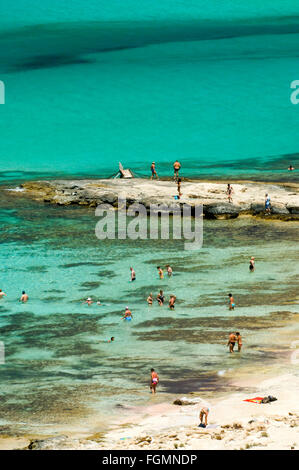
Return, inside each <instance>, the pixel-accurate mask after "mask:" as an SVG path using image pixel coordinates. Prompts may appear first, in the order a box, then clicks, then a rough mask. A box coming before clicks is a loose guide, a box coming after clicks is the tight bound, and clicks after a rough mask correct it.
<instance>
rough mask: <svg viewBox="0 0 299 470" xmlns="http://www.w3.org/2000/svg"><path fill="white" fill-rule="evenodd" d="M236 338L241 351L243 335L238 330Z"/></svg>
mask: <svg viewBox="0 0 299 470" xmlns="http://www.w3.org/2000/svg"><path fill="white" fill-rule="evenodd" d="M236 338H237V341H238V352H241V349H242V345H243V343H242V336H241V335H240V333H239V332H238V331H237V332H236Z"/></svg>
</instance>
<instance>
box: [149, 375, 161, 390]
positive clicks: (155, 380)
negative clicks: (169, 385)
mask: <svg viewBox="0 0 299 470" xmlns="http://www.w3.org/2000/svg"><path fill="white" fill-rule="evenodd" d="M158 383H159V376H158V374H157V372H156V371H155V369H151V382H150V390H151V392H152V394H155V393H156V388H157V385H158Z"/></svg>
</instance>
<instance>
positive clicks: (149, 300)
mask: <svg viewBox="0 0 299 470" xmlns="http://www.w3.org/2000/svg"><path fill="white" fill-rule="evenodd" d="M146 301H147V303H148V305H150V306H152V305H153V294H152V293H150V295H149V296H148V298H147V299H146Z"/></svg>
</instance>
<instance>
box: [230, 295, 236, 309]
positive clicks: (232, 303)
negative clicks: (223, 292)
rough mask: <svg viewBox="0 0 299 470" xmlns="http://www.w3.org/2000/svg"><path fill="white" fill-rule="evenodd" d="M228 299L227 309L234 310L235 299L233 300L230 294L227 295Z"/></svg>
mask: <svg viewBox="0 0 299 470" xmlns="http://www.w3.org/2000/svg"><path fill="white" fill-rule="evenodd" d="M228 297H229V305H228V308H229V309H230V310H234V309H235V306H236V304H235V299H234V298H233V296H232V294H228Z"/></svg>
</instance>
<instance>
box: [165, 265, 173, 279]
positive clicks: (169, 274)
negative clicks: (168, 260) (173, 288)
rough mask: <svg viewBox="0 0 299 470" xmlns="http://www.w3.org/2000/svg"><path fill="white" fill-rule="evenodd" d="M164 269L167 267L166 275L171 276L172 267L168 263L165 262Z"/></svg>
mask: <svg viewBox="0 0 299 470" xmlns="http://www.w3.org/2000/svg"><path fill="white" fill-rule="evenodd" d="M166 269H167V274H168V277H171V276H172V268H171V267H170V266H169V264H166Z"/></svg>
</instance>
